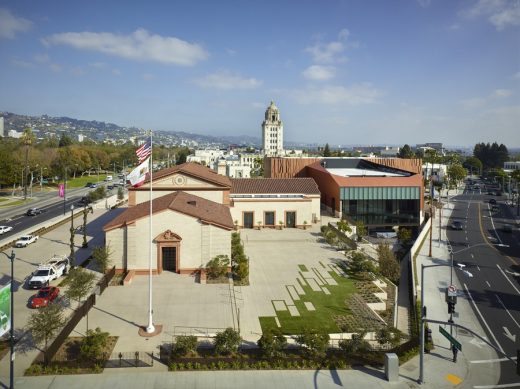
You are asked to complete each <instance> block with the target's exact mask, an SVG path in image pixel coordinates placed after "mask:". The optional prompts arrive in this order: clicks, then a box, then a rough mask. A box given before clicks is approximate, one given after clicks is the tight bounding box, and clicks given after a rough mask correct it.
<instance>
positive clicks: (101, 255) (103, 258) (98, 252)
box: [92, 245, 112, 274]
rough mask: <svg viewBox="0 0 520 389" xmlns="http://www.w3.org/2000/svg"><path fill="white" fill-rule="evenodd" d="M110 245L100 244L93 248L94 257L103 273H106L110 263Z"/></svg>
mask: <svg viewBox="0 0 520 389" xmlns="http://www.w3.org/2000/svg"><path fill="white" fill-rule="evenodd" d="M111 254H112V252H111V251H110V246H108V245H106V246H98V247H94V249H93V250H92V259H93V260H94V262H95V263H96V265H97V267H98V269H99V271H101V272H102V273H103V274H104V273H106V271H107V269H108V266H109V265H110V256H111Z"/></svg>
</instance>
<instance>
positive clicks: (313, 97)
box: [291, 83, 382, 105]
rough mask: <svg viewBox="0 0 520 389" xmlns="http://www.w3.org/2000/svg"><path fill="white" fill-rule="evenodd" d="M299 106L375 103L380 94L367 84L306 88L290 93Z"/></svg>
mask: <svg viewBox="0 0 520 389" xmlns="http://www.w3.org/2000/svg"><path fill="white" fill-rule="evenodd" d="M291 94H292V95H293V97H294V98H295V99H296V101H298V102H299V103H300V104H326V105H338V104H342V105H359V104H371V103H374V102H376V100H377V98H378V97H379V96H381V95H382V92H381V91H380V90H378V89H376V88H374V87H373V86H372V85H371V84H369V83H362V84H354V85H352V86H350V87H348V88H347V87H343V86H333V85H329V86H325V87H322V88H314V87H310V88H306V89H299V90H295V91H293V92H292V93H291Z"/></svg>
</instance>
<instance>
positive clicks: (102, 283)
mask: <svg viewBox="0 0 520 389" xmlns="http://www.w3.org/2000/svg"><path fill="white" fill-rule="evenodd" d="M115 275H116V267H115V266H114V267H112V269H110V270H109V271H108V273H106V274H105V275H104V276H103V278H101V280H99V282H98V286H99V293H98V294H99V295H101V294H102V293H103V292H104V290H105V289H106V288H108V285H109V284H110V281H112V278H114V276H115Z"/></svg>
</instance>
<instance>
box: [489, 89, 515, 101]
mask: <svg viewBox="0 0 520 389" xmlns="http://www.w3.org/2000/svg"><path fill="white" fill-rule="evenodd" d="M512 94H513V92H512V91H510V90H509V89H497V90H495V91H494V92H493V93H492V94H491V97H492V98H494V99H500V98H504V97H509V96H511V95H512Z"/></svg>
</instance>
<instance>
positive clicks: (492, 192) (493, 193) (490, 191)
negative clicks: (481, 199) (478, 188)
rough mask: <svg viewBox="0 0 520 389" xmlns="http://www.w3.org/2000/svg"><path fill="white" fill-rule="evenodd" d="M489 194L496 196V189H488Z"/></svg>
mask: <svg viewBox="0 0 520 389" xmlns="http://www.w3.org/2000/svg"><path fill="white" fill-rule="evenodd" d="M487 194H488V195H490V196H496V192H495V191H494V190H488V192H487Z"/></svg>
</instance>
